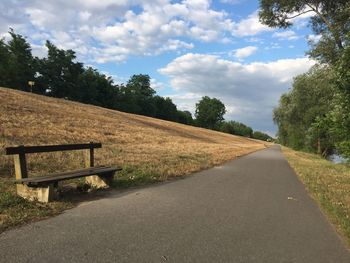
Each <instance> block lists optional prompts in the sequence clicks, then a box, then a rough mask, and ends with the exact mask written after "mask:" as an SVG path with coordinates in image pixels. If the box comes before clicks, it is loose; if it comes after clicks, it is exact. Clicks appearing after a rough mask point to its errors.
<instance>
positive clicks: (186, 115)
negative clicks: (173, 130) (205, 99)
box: [177, 110, 194, 125]
mask: <svg viewBox="0 0 350 263" xmlns="http://www.w3.org/2000/svg"><path fill="white" fill-rule="evenodd" d="M177 120H178V122H180V123H183V124H187V125H193V124H194V121H193V118H192V114H191V112H189V111H181V110H178V111H177Z"/></svg>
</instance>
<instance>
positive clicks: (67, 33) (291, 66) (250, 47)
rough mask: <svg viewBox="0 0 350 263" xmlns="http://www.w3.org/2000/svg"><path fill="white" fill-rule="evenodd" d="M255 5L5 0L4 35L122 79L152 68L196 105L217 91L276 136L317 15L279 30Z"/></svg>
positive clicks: (182, 103) (236, 115)
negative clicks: (278, 113)
mask: <svg viewBox="0 0 350 263" xmlns="http://www.w3.org/2000/svg"><path fill="white" fill-rule="evenodd" d="M5 2H6V3H5ZM258 8H259V2H258V1H255V0H221V1H209V0H183V1H170V0H131V1H127V0H76V1H69V0H55V1H54V0H46V1H41V0H30V1H15V0H9V1H2V2H0V35H1V36H2V37H5V38H7V37H8V34H7V33H6V32H7V31H8V28H9V27H12V28H13V29H15V31H16V32H17V33H20V34H23V35H25V36H27V37H28V41H29V42H30V43H31V45H32V48H33V53H34V54H35V55H37V56H40V57H43V56H45V55H46V49H45V47H44V43H45V40H46V39H49V40H50V41H52V42H53V43H54V44H55V45H57V46H58V47H60V48H64V49H73V50H74V51H76V52H77V56H78V60H79V61H81V62H84V64H85V65H89V66H93V67H94V68H97V69H99V70H100V71H102V72H104V73H105V74H107V75H110V76H112V77H113V79H114V80H115V82H117V83H122V82H124V83H125V82H126V81H127V80H128V79H129V77H130V76H131V75H133V74H149V75H150V77H151V78H152V87H153V88H154V89H156V91H157V93H158V94H160V95H162V96H168V97H170V98H172V99H173V101H174V102H175V103H176V104H177V105H178V108H179V109H182V110H190V111H191V112H192V113H193V112H194V109H195V104H196V102H198V100H199V99H200V98H201V97H202V96H205V95H207V96H210V97H216V98H219V99H220V100H222V101H223V102H224V103H225V105H226V107H227V113H226V115H225V119H226V120H237V121H241V122H243V123H245V124H248V125H249V126H251V127H252V128H253V129H254V130H261V131H264V132H267V133H269V134H271V135H274V134H275V133H276V127H275V126H274V124H273V121H272V110H273V108H274V107H275V106H276V105H277V104H278V99H279V97H280V95H281V94H282V93H284V92H286V91H287V90H288V88H290V87H291V83H292V79H293V77H294V76H296V75H298V74H301V73H304V72H306V71H307V70H308V69H309V68H310V67H311V66H312V65H313V64H314V61H312V60H310V59H309V58H307V56H306V55H305V51H306V50H307V49H308V44H307V42H308V40H313V41H317V39H318V36H315V35H313V34H312V32H311V30H310V28H309V27H308V20H309V18H310V15H312V13H307V14H306V15H304V16H302V17H298V18H296V19H294V20H293V21H292V22H293V23H294V25H293V27H292V28H289V29H286V30H280V29H271V28H268V27H266V26H264V25H262V24H261V23H260V22H259V20H258V14H257V12H258Z"/></svg>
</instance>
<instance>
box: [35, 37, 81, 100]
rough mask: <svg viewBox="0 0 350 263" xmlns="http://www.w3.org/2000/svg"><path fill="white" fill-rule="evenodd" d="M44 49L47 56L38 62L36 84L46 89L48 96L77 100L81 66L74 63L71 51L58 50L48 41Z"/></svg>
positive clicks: (74, 57) (74, 56) (73, 55)
mask: <svg viewBox="0 0 350 263" xmlns="http://www.w3.org/2000/svg"><path fill="white" fill-rule="evenodd" d="M46 47H47V49H48V55H47V58H43V59H42V60H41V61H40V62H39V64H40V65H39V73H40V77H38V82H39V83H40V84H41V85H43V86H45V87H47V89H48V90H49V95H50V96H53V97H58V98H68V99H71V100H78V98H79V97H80V96H81V94H80V93H81V90H79V87H80V86H79V77H80V74H82V73H83V71H84V69H83V64H82V63H79V62H75V59H76V55H75V52H74V51H73V50H63V49H59V48H57V47H56V46H55V45H54V44H52V43H51V42H50V41H46Z"/></svg>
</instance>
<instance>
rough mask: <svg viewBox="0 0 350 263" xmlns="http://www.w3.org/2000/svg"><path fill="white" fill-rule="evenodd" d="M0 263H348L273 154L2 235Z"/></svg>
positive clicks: (101, 202)
mask: <svg viewBox="0 0 350 263" xmlns="http://www.w3.org/2000/svg"><path fill="white" fill-rule="evenodd" d="M291 198H292V199H291ZM0 261H1V262H244V263H246V262H259V263H260V262H269V263H271V262H278V263H279V262H307V263H312V262H317V263H321V262H331V263H342V262H344V263H345V262H346V263H349V262H350V254H349V251H348V250H346V248H345V245H344V242H342V241H341V239H340V238H339V237H338V236H337V234H336V233H335V231H334V230H333V228H332V227H331V226H330V224H329V223H328V222H327V220H326V219H325V217H324V216H323V214H322V213H321V212H320V210H319V208H318V206H317V205H316V204H315V202H314V201H313V200H312V199H311V198H310V197H309V196H308V195H307V193H306V192H305V190H304V187H303V185H302V184H301V183H300V182H299V181H298V179H297V178H296V176H295V174H294V173H293V171H292V170H291V168H290V167H289V166H288V164H287V162H286V161H285V159H284V157H283V155H282V154H281V152H280V149H279V147H278V146H274V147H272V148H269V149H266V150H263V151H259V152H256V153H253V154H250V155H248V156H245V157H242V158H239V159H237V160H234V161H231V162H229V163H227V164H226V165H224V166H220V167H216V168H213V169H210V170H206V171H203V172H200V173H197V174H195V175H193V176H191V177H189V178H186V179H183V180H176V181H174V182H171V183H165V184H160V185H156V186H152V187H147V188H143V189H137V190H131V191H127V192H124V193H117V192H112V193H111V194H110V195H109V196H108V198H104V199H101V200H97V201H92V202H87V203H84V204H83V205H80V206H79V207H77V208H75V209H72V210H69V211H67V212H65V213H64V214H62V215H60V216H57V217H55V218H51V219H49V220H45V221H41V222H37V223H34V224H30V225H27V226H24V227H21V228H19V229H15V230H11V231H7V232H5V233H3V234H1V235H0Z"/></svg>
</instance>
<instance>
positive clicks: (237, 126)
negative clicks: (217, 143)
mask: <svg viewBox="0 0 350 263" xmlns="http://www.w3.org/2000/svg"><path fill="white" fill-rule="evenodd" d="M220 131H222V132H225V133H230V134H234V135H239V136H245V137H252V134H253V129H252V128H251V127H249V126H247V125H245V124H243V123H241V122H238V121H225V122H222V124H221V126H220Z"/></svg>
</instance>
